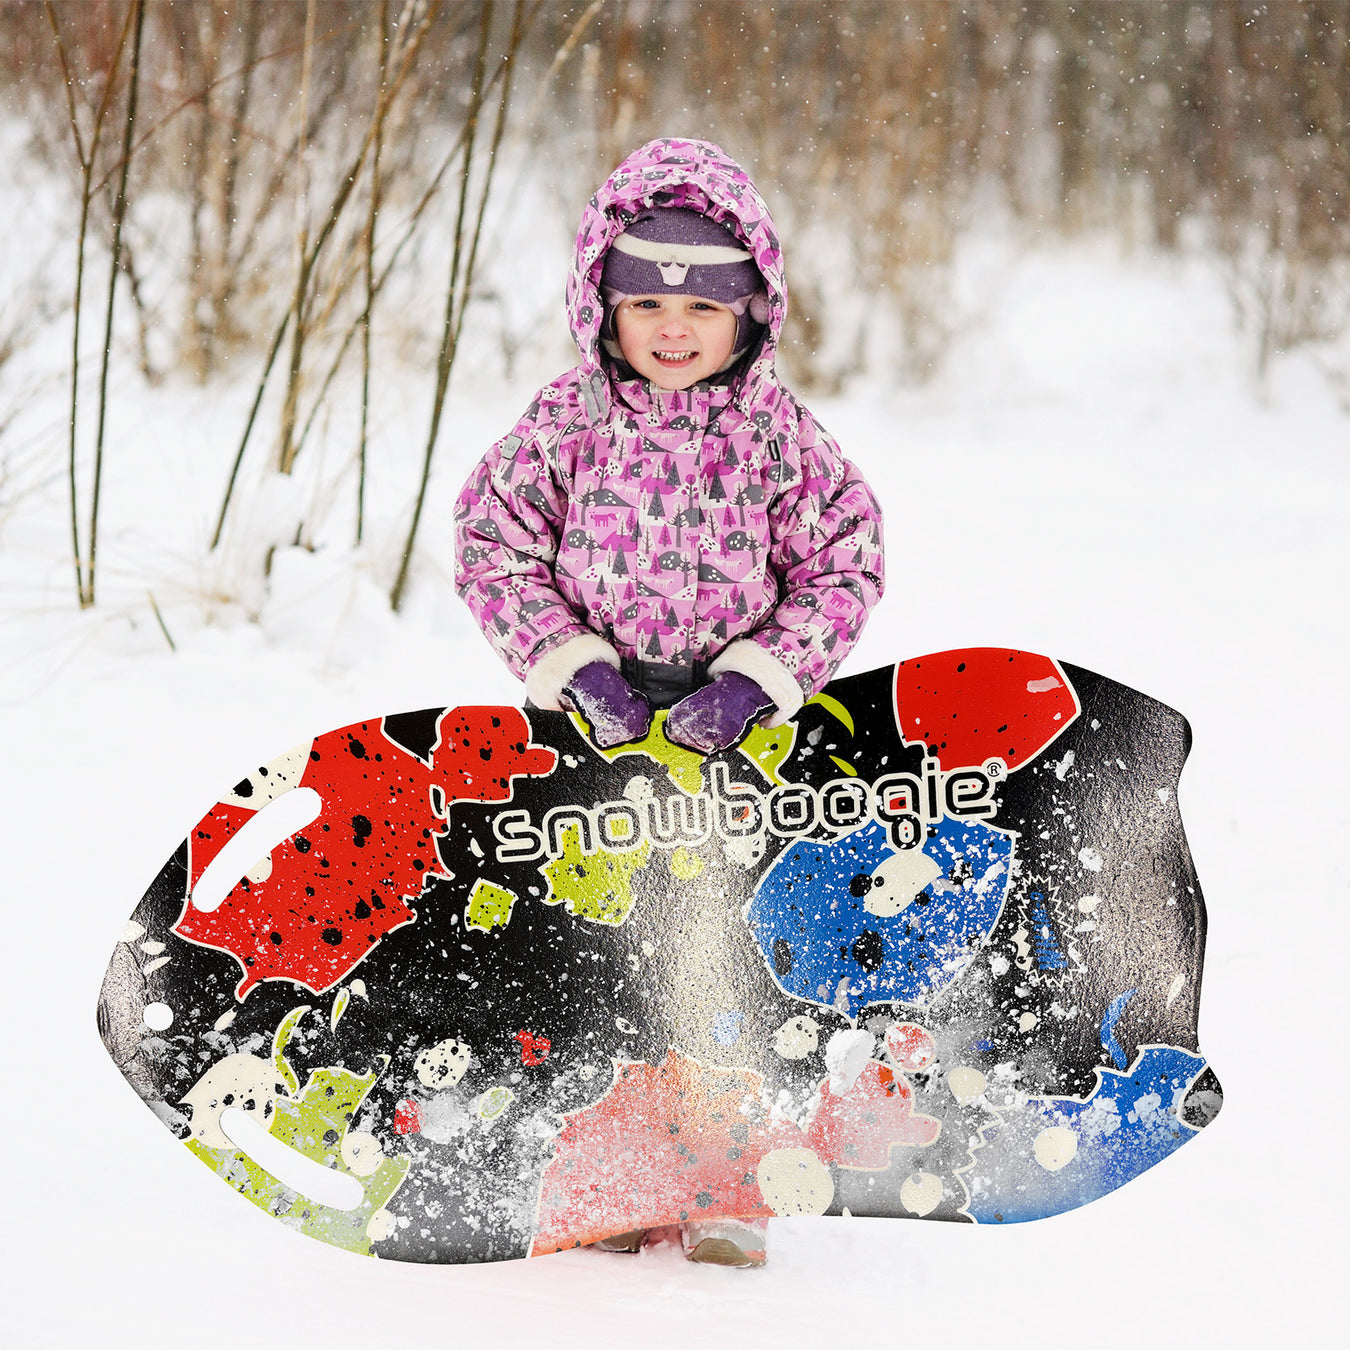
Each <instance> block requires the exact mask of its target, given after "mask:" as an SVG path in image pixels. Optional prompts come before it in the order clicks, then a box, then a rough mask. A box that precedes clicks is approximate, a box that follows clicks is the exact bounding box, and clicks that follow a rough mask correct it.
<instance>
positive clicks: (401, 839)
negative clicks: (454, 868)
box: [174, 707, 557, 999]
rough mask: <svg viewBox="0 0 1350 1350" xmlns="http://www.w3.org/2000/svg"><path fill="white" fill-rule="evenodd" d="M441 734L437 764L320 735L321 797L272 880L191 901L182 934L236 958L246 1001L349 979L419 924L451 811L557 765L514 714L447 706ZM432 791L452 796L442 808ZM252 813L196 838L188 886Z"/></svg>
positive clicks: (313, 774) (376, 726)
mask: <svg viewBox="0 0 1350 1350" xmlns="http://www.w3.org/2000/svg"><path fill="white" fill-rule="evenodd" d="M437 732H438V739H437V742H436V745H435V747H434V749H433V750H432V754H431V762H430V763H427V762H426V761H425V760H422V759H420V758H419V757H418V756H416V755H414V754H411V753H410V752H409V751H407V750H405V749H403V747H402V746H400V745H397V744H396V743H395V742H393V741H391V740H390V739H389V738H388V737H387V736H386V735H385V734H384V731H383V727H382V724H381V723H380V722H357V723H354V724H353V725H351V726H348V727H342V728H341V729H339V730H337V731H330V732H328V733H327V734H326V735H324V736H320V737H318V738H317V739H316V740H315V741H314V743H313V745H312V747H311V748H310V752H309V762H308V764H307V765H306V768H305V772H304V775H303V776H302V778H301V780H300V784H299V785H300V786H302V787H309V788H313V789H314V790H315V791H316V792H317V793H318V794H319V796H320V798H321V799H322V801H323V806H322V808H321V809H320V812H319V816H318V818H317V819H316V820H315V821H314V822H313V824H311V825H309V826H306V828H305V829H303V830H301V831H299V832H297V833H296V834H294V835H292V836H291V838H289V839H287V840H285V841H283V842H282V843H281V844H279V845H278V846H277V847H276V848H274V849H273V850H272V855H271V858H272V870H271V873H270V875H269V876H268V877H267V878H266V879H264V880H262V881H256V882H250V881H249V880H247V879H244V880H242V881H240V882H239V883H238V885H236V886H235V888H234V889H233V890H232V891H231V892H230V893H229V895H228V896H227V897H226V898H225V900H224V901H223V902H222V903H221V905H220V906H219V907H218V908H217V909H214V910H212V911H211V912H210V913H203V912H202V911H201V910H198V909H195V908H194V907H193V905H192V902H191V899H190V898H189V900H188V901H187V902H186V903H185V905H184V907H183V914H182V917H181V918H180V919H179V920H178V922H177V924H175V925H174V932H176V933H177V934H178V935H179V936H180V937H184V938H187V939H188V940H190V941H192V942H196V943H199V944H200V945H202V946H205V947H213V948H216V949H217V950H219V951H226V952H229V953H231V954H232V955H233V956H234V957H235V958H236V960H238V961H239V962H240V964H241V965H242V966H243V968H244V977H243V979H242V980H241V981H240V982H239V986H238V988H237V989H236V990H235V996H236V997H237V998H239V999H243V998H244V997H245V995H247V993H248V992H249V990H250V989H252V988H253V987H254V986H255V985H256V984H258V983H260V982H261V981H263V980H274V979H289V980H293V981H294V982H295V983H296V984H299V985H302V986H303V987H304V988H306V989H309V990H310V991H311V992H312V993H316V994H318V993H322V992H323V991H324V990H326V989H330V988H332V986H333V985H335V984H337V983H338V981H340V980H342V979H345V978H346V976H347V975H349V974H350V973H351V971H352V969H353V968H354V967H355V966H356V964H357V963H358V962H359V961H360V960H361V959H362V958H363V957H364V956H365V955H366V954H367V952H369V951H370V950H371V949H372V948H373V947H374V946H375V944H376V943H378V942H379V941H380V939H381V938H383V937H384V936H385V935H386V934H388V933H390V932H392V931H393V930H394V929H395V928H398V927H400V926H402V925H403V924H407V923H412V922H413V921H414V920H415V919H416V917H417V915H416V912H415V911H414V910H413V909H412V908H411V907H410V906H409V905H408V904H407V900H408V899H409V898H415V897H417V896H418V895H420V894H421V893H422V890H423V887H424V886H425V885H426V882H427V879H428V878H429V877H433V876H443V875H444V873H443V872H442V871H441V866H440V859H439V857H438V856H437V853H436V836H437V835H438V834H440V833H443V832H444V831H443V829H442V826H443V824H444V816H445V812H446V811H447V810H448V803H450V802H453V801H509V800H510V798H511V779H512V778H513V777H515V776H518V775H521V774H532V775H534V774H547V773H550V772H552V770H553V766H554V764H555V763H556V762H557V755H556V753H555V752H554V751H553V750H550V749H547V748H546V747H544V746H537V745H530V744H529V737H530V728H529V723H528V722H526V720H525V717H524V715H523V714H522V713H521V712H520V711H519V709H516V708H506V707H501V708H495V707H481V708H450V709H447V710H446V711H445V712H444V713H442V715H441V718H440V720H439V722H438V724H437ZM433 789H436V790H437V794H438V796H439V797H441V798H443V801H437V802H436V803H435V805H433ZM436 806H441V807H442V808H443V809H442V810H441V811H440V812H439V813H438V811H437V810H436ZM254 814H255V811H254V810H253V809H251V808H249V807H247V806H240V805H236V804H233V803H225V802H221V803H218V804H217V805H216V806H214V807H213V808H212V809H211V810H210V811H209V812H207V814H206V815H205V816H204V817H203V818H202V820H201V822H200V823H199V824H198V826H197V828H196V829H195V830H194V831H193V832H192V834H191V836H190V837H189V839H188V845H189V889H190V888H191V887H192V886H195V885H196V884H197V882H198V881H199V880H200V879H201V876H202V874H203V873H204V872H205V871H206V868H207V866H208V865H209V864H210V862H211V860H212V859H213V858H214V857H215V856H216V854H217V853H219V852H220V850H221V849H222V848H224V846H225V844H226V842H227V841H228V840H229V839H230V837H231V836H232V835H233V834H234V833H235V832H236V831H237V830H238V829H240V828H241V827H242V826H243V824H244V823H245V822H246V821H247V820H249V819H250V818H251V817H252V816H253V815H254Z"/></svg>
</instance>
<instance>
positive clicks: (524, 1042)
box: [516, 1031, 553, 1068]
mask: <svg viewBox="0 0 1350 1350" xmlns="http://www.w3.org/2000/svg"><path fill="white" fill-rule="evenodd" d="M516 1040H518V1041H519V1042H520V1062H521V1063H522V1064H528V1065H530V1067H531V1068H533V1067H534V1066H535V1065H536V1064H542V1063H543V1062H544V1061H545V1060H546V1059H547V1058H548V1052H549V1051H550V1050H551V1049H552V1048H553V1042H552V1041H550V1040H549V1038H548V1037H547V1036H535V1035H533V1034H532V1033H530V1032H528V1031H518V1032H516Z"/></svg>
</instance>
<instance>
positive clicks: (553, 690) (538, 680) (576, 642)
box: [525, 633, 619, 712]
mask: <svg viewBox="0 0 1350 1350" xmlns="http://www.w3.org/2000/svg"><path fill="white" fill-rule="evenodd" d="M592 661H603V662H605V664H606V665H610V666H613V667H614V668H615V669H616V670H617V669H618V668H619V653H618V652H616V651H615V650H614V648H613V647H611V646H610V645H609V643H608V642H606V641H605V640H604V638H602V637H598V636H597V635H596V634H595V633H582V634H580V635H579V636H578V637H574V638H569V639H568V640H567V641H566V642H560V643H558V645H557V646H556V647H550V648H549V649H548V651H546V652H545V653H544V654H543V656H541V657H540V658H539V660H537V661H536V662H535V663H534V664H533V665H532V666H531V667H530V668H529V670H528V671H526V673H525V696H526V698H528V699H529V700H530V702H531V703H533V704H535V705H536V706H537V707H540V708H551V709H552V710H553V711H554V712H558V711H559V710H561V709H562V706H563V704H562V691H563V687H564V686H565V685H566V684H567V682H568V681H569V680H570V679H571V678H572V676H573V675H575V674H576V673H577V671H579V670H580V669H581V668H582V666H589V665H590V664H591V662H592Z"/></svg>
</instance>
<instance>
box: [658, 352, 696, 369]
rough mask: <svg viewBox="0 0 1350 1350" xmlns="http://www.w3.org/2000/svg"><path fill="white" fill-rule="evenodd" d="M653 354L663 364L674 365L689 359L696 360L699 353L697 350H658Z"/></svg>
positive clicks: (681, 363)
mask: <svg viewBox="0 0 1350 1350" xmlns="http://www.w3.org/2000/svg"><path fill="white" fill-rule="evenodd" d="M652 355H653V356H654V357H656V359H657V360H658V361H660V362H662V363H663V364H665V365H668V366H674V365H683V364H684V363H685V362H687V361H696V360H697V359H698V355H699V354H698V352H696V351H692V352H688V351H686V352H674V351H670V352H668V351H660V350H656V351H653V352H652Z"/></svg>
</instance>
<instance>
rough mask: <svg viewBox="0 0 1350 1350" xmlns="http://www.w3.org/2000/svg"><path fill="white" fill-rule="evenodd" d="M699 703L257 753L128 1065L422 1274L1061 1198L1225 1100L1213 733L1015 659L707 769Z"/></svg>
mask: <svg viewBox="0 0 1350 1350" xmlns="http://www.w3.org/2000/svg"><path fill="white" fill-rule="evenodd" d="M662 721H663V717H662V715H658V718H657V721H656V723H655V724H654V726H653V729H652V731H651V733H650V734H649V735H648V736H647V737H646V739H644V740H643V741H641V742H638V743H634V744H631V745H625V746H620V747H618V748H617V749H613V750H607V751H597V750H596V749H594V748H593V747H592V746H591V745H590V743H589V742H588V741H587V740H586V738H585V735H584V725H583V724H582V723H580V722H579V721H578V720H577V719H575V718H573V717H571V716H569V715H568V714H564V713H557V712H541V711H538V710H534V709H530V710H527V711H521V710H520V709H517V708H512V707H452V708H438V709H428V710H424V711H421V712H415V713H407V714H400V715H395V716H388V717H384V718H382V719H374V720H371V721H368V722H361V723H358V724H354V725H352V726H348V727H344V728H341V729H340V730H338V731H333V732H329V733H327V734H326V735H322V736H319V737H317V738H316V739H315V740H314V741H312V742H310V743H308V744H305V745H302V746H299V747H296V748H295V749H294V750H292V751H290V752H288V753H287V754H285V755H283V756H281V757H279V758H278V759H276V760H273V761H271V762H270V763H268V764H267V765H265V766H263V767H260V768H258V769H257V770H255V771H254V772H252V773H250V774H249V775H248V776H247V777H245V778H244V779H243V780H242V781H241V782H239V783H238V784H237V785H236V786H235V787H234V788H233V789H232V790H231V791H230V792H228V793H226V794H225V795H224V796H223V797H222V798H221V800H220V801H219V802H218V803H217V804H216V805H215V806H213V807H212V808H211V810H210V811H208V812H207V814H206V815H205V816H204V817H203V818H202V820H201V821H200V822H199V823H198V824H197V825H196V826H195V827H194V829H193V830H192V832H191V833H190V835H189V836H188V838H187V839H186V840H185V841H184V842H183V844H182V845H181V846H180V847H179V848H178V850H177V851H176V852H175V853H174V855H173V857H172V858H170V860H169V861H168V863H166V865H165V866H164V868H163V869H162V870H161V872H160V874H159V875H158V876H157V877H156V878H155V880H154V881H153V883H152V884H151V886H150V888H149V890H148V891H147V892H146V894H145V896H144V898H143V899H142V901H141V903H140V904H139V905H138V906H137V908H136V910H135V912H134V914H133V915H132V917H131V919H130V921H129V922H128V925H127V928H126V930H125V932H124V934H123V937H122V940H121V942H119V944H118V946H117V948H116V950H115V952H114V954H113V958H112V961H111V963H110V965H109V967H108V971H107V974H106V976H105V979H104V985H103V991H102V996H101V998H100V1001H99V1009H98V1012H99V1027H100V1031H101V1033H102V1036H103V1039H104V1042H105V1044H106V1046H107V1048H108V1051H109V1053H110V1054H111V1055H112V1057H113V1059H114V1061H115V1062H116V1063H117V1065H118V1067H119V1069H120V1070H121V1072H122V1073H123V1074H124V1076H125V1077H126V1078H127V1080H128V1081H129V1082H130V1083H131V1084H132V1086H133V1087H134V1088H135V1089H136V1091H137V1092H138V1093H139V1094H140V1096H141V1097H142V1099H143V1100H144V1101H145V1102H146V1104H147V1105H148V1106H149V1107H150V1108H151V1110H152V1111H153V1112H154V1113H155V1115H157V1116H158V1117H159V1118H160V1120H161V1121H163V1123H164V1124H165V1125H167V1126H168V1127H169V1128H170V1129H171V1130H172V1131H173V1132H174V1133H175V1134H176V1135H177V1136H178V1137H179V1138H180V1139H181V1140H183V1142H184V1143H185V1144H186V1146H187V1147H188V1148H189V1149H191V1150H192V1151H193V1152H194V1153H195V1154H196V1155H197V1156H198V1157H199V1158H200V1159H201V1160H202V1161H203V1162H205V1163H206V1164H207V1165H208V1166H209V1167H211V1168H212V1169H213V1170H214V1171H215V1172H216V1173H217V1174H218V1175H219V1176H220V1177H221V1178H222V1179H224V1180H225V1181H226V1182H227V1183H228V1184H229V1185H230V1186H231V1187H232V1188H233V1189H235V1190H237V1191H239V1192H240V1193H241V1194H243V1195H244V1196H246V1197H247V1198H248V1199H249V1200H251V1201H252V1202H253V1203H254V1204H255V1205H257V1206H259V1207H260V1208H261V1209H263V1210H265V1211H266V1212H268V1213H271V1214H273V1215H274V1216H275V1217H276V1218H277V1219H279V1220H280V1221H281V1222H283V1223H285V1224H287V1225H288V1226H291V1227H293V1228H296V1229H298V1230H300V1231H302V1232H305V1233H307V1234H309V1235H310V1236H312V1237H316V1238H319V1239H321V1240H323V1241H326V1242H329V1243H332V1244H333V1245H335V1246H339V1247H343V1248H346V1249H348V1250H351V1251H356V1252H362V1253H366V1254H370V1255H375V1256H379V1257H384V1258H386V1259H394V1260H405V1261H421V1262H471V1261H490V1260H501V1259H509V1258H513V1257H521V1256H527V1255H541V1254H544V1253H547V1252H551V1251H556V1250H559V1249H562V1248H567V1247H573V1246H576V1245H578V1244H581V1243H588V1242H592V1241H594V1240H596V1239H597V1238H600V1237H603V1236H605V1235H607V1234H610V1233H614V1232H619V1231H624V1230H626V1229H630V1228H635V1227H656V1226H661V1225H665V1224H670V1223H676V1222H680V1221H683V1220H686V1219H699V1218H714V1217H717V1216H720V1215H759V1216H766V1215H771V1214H778V1215H810V1214H839V1213H842V1212H844V1211H845V1210H848V1211H849V1212H851V1213H853V1214H857V1215H884V1216H895V1217H904V1218H927V1219H942V1220H948V1221H953V1222H965V1223H1008V1222H1015V1221H1019V1220H1026V1219H1035V1218H1041V1217H1045V1216H1048V1215H1051V1214H1055V1213H1058V1212H1061V1211H1063V1210H1065V1209H1069V1208H1072V1207H1074V1206H1077V1205H1081V1204H1084V1203H1086V1202H1087V1201H1089V1200H1093V1199H1095V1198H1097V1197H1098V1196H1101V1195H1103V1194H1105V1193H1106V1192H1108V1191H1110V1190H1112V1189H1114V1188H1115V1187H1117V1186H1119V1185H1121V1184H1123V1183H1124V1182H1126V1181H1129V1180H1130V1179H1131V1178H1133V1177H1135V1176H1137V1175H1138V1174H1139V1173H1140V1172H1142V1171H1144V1170H1145V1169H1146V1168H1148V1167H1151V1166H1152V1165H1153V1164H1154V1163H1156V1162H1158V1161H1160V1160H1161V1159H1163V1158H1165V1157H1166V1156H1167V1155H1169V1154H1170V1153H1172V1152H1174V1151H1175V1150H1176V1149H1177V1148H1179V1147H1180V1146H1181V1144H1183V1143H1185V1142H1186V1141H1187V1140H1188V1139H1190V1138H1191V1137H1192V1136H1193V1135H1195V1134H1196V1133H1197V1132H1198V1131H1199V1130H1200V1129H1201V1128H1203V1126H1205V1125H1206V1124H1208V1123H1209V1121H1210V1120H1212V1119H1213V1117H1214V1115H1215V1114H1216V1113H1217V1111H1218V1109H1219V1106H1220V1104H1221V1101H1222V1095H1221V1091H1220V1088H1219V1084H1218V1081H1217V1079H1216V1077H1215V1075H1214V1073H1213V1071H1212V1070H1211V1069H1209V1067H1208V1066H1207V1065H1206V1063H1205V1060H1204V1058H1203V1057H1202V1055H1201V1054H1200V1051H1199V1048H1198V1045H1197V1040H1196V1022H1197V1015H1198V1009H1199V995H1200V975H1201V963H1202V958H1203V947H1204V931H1205V919H1204V906H1203V901H1202V898H1201V894H1200V889H1199V885H1198V883H1197V880H1196V877H1195V873H1194V869H1193V867H1192V864H1191V859H1190V854H1189V851H1188V849H1187V846H1186V842H1185V837H1184V833H1183V831H1182V826H1181V819H1180V815H1179V812H1178V808H1177V794H1176V787H1177V780H1178V777H1179V775H1180V772H1181V768H1182V765H1183V763H1184V761H1185V757H1186V753H1187V750H1188V748H1189V743H1190V732H1189V728H1188V727H1187V725H1186V722H1185V720H1184V719H1183V718H1182V717H1181V716H1180V714H1178V713H1176V712H1174V711H1173V710H1172V709H1170V708H1167V707H1165V706H1164V705H1162V704H1160V703H1158V702H1156V701H1154V700H1152V699H1149V698H1147V697H1145V696H1144V695H1142V694H1139V693H1137V692H1135V691H1134V690H1131V689H1128V688H1126V687H1125V686H1123V685H1120V684H1117V683H1115V682H1113V681H1111V680H1108V679H1105V678H1104V677H1102V676H1099V675H1095V674H1093V673H1092V672H1090V671H1087V670H1083V669H1080V668H1078V667H1075V666H1071V665H1068V664H1065V663H1060V662H1057V661H1054V660H1052V659H1050V658H1048V657H1044V656H1037V655H1034V654H1031V653H1026V652H1018V651H1010V650H1005V649H997V648H977V649H970V650H964V651H956V652H945V653H941V654H938V655H934V656H926V657H921V658H918V659H915V660H909V661H904V662H901V663H899V664H898V665H895V666H890V667H885V668H883V669H880V670H875V671H870V672H868V673H866V674H862V675H857V676H852V677H848V678H845V679H841V680H836V681H835V682H834V683H833V684H831V685H830V686H829V687H828V688H827V689H826V690H824V691H823V692H822V693H821V694H819V695H817V696H816V697H815V698H814V699H811V700H810V701H809V702H808V703H807V704H806V706H805V707H804V708H803V709H802V710H801V712H800V713H799V714H798V715H797V717H796V718H794V719H793V721H791V722H789V723H788V724H787V725H785V726H783V727H780V728H776V729H774V730H763V729H757V730H755V731H754V732H753V733H752V734H751V735H750V736H749V737H748V738H747V740H746V741H745V742H744V743H743V744H742V745H741V746H740V747H738V748H737V749H735V750H732V751H729V752H726V753H724V754H721V755H717V756H712V757H709V758H707V759H703V758H701V757H699V756H697V755H695V754H692V753H690V752H688V751H685V750H682V749H680V748H679V747H677V746H674V745H672V744H671V743H669V742H667V741H666V740H665V738H664V736H663V734H662ZM297 808H299V809H298V812H297ZM286 812H289V815H287V814H286ZM297 822H303V823H297ZM245 827H250V829H249V831H248V834H249V835H251V836H252V840H253V843H252V848H253V852H252V853H249V852H248V851H247V849H246V850H245V852H244V854H243V855H241V854H240V853H239V851H238V850H239V847H241V846H242V841H243V840H244V839H245V838H246V837H247V836H245V835H244V831H245ZM269 828H270V830H271V834H270V835H268V834H267V831H268V829H269ZM264 836H265V837H264ZM233 839H239V840H240V841H241V843H240V844H237V845H236V846H235V847H234V848H232V849H228V851H227V846H228V845H229V844H230V841H231V840H233ZM260 855H261V856H260ZM218 856H219V857H220V866H216V867H214V868H213V866H212V864H213V861H214V860H215V859H216V858H217V857H218ZM232 856H233V861H231V857H232ZM222 869H224V880H223V882H222V880H221V877H222ZM222 895H223V899H222V898H221V896H222Z"/></svg>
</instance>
